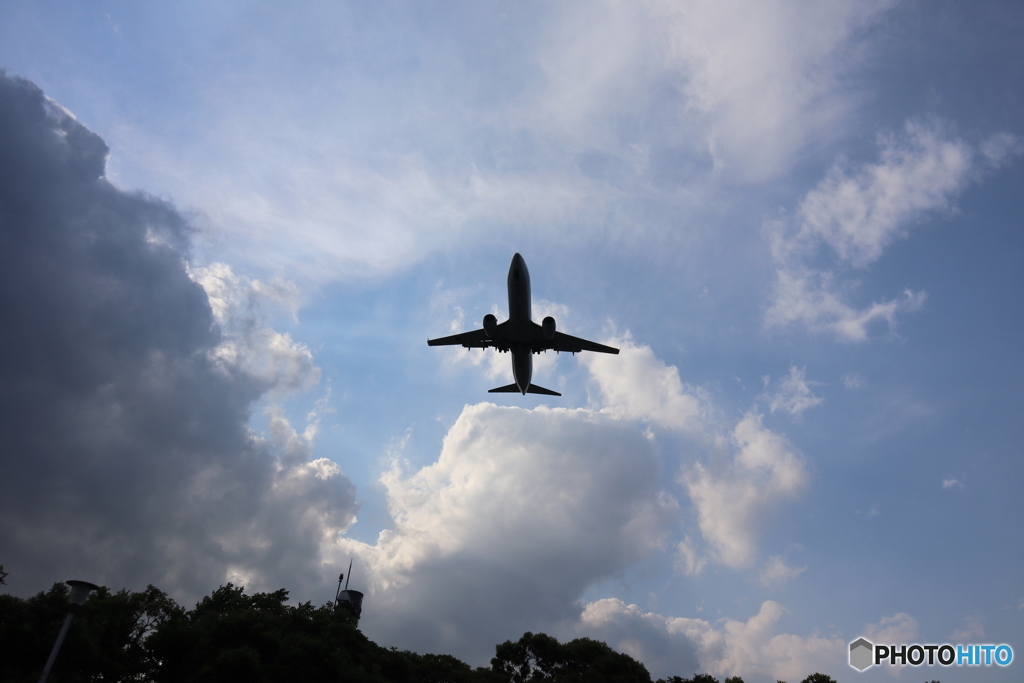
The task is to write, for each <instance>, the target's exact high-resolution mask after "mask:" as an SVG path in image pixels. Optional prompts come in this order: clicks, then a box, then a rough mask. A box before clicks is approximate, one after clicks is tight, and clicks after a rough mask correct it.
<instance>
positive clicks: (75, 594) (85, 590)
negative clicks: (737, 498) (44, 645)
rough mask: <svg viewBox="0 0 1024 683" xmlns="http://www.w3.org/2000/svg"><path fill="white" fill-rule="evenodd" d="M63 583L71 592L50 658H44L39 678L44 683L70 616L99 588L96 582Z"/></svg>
mask: <svg viewBox="0 0 1024 683" xmlns="http://www.w3.org/2000/svg"><path fill="white" fill-rule="evenodd" d="M64 583H66V584H67V585H69V586H71V594H70V595H69V596H68V615H67V616H66V617H64V625H63V626H61V627H60V634H58V636H57V642H56V643H54V644H53V650H51V651H50V658H49V659H47V660H46V666H45V667H43V676H42V678H40V679H39V683H46V678H47V677H48V676H49V675H50V669H52V668H53V662H54V660H56V659H57V653H58V652H59V651H60V645H61V643H63V642H64V636H66V635H67V634H68V627H69V626H71V617H73V616H75V612H77V611H78V608H79V607H81V606H82V603H83V602H85V599H86V598H88V597H89V593H92V592H93V591H94V590H96V589H97V588H99V586H97V585H96V584H94V583H89V582H88V581H65V582H64Z"/></svg>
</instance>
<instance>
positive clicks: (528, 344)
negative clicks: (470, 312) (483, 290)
mask: <svg viewBox="0 0 1024 683" xmlns="http://www.w3.org/2000/svg"><path fill="white" fill-rule="evenodd" d="M455 344H461V345H462V346H465V347H466V348H467V349H486V348H488V347H491V346H493V347H494V348H496V349H497V350H498V351H499V352H509V351H511V353H512V375H513V377H515V380H516V381H515V383H513V384H509V385H508V386H504V387H497V388H495V389H491V390H490V391H489V392H488V393H492V394H493V393H513V392H516V391H518V392H519V393H521V394H523V395H524V396H525V395H526V394H547V395H548V396H561V394H560V393H558V392H557V391H551V390H550V389H545V388H544V387H539V386H537V385H536V384H530V380H531V379H532V378H533V354H535V353H540V352H541V351H547V350H548V349H551V350H553V351H556V352H561V351H568V352H570V353H576V352H577V351H596V352H598V353H618V352H619V350H618V349H613V348H612V347H610V346H605V345H604V344H598V343H596V342H592V341H587V340H586V339H580V338H579V337H573V336H571V335H568V334H565V333H563V332H558V331H557V330H555V319H554V318H552V317H551V316H548V317H546V318H544V320H543V321H542V322H541V324H540V325H538V324H537V323H535V322H533V304H532V303H531V300H530V271H529V270H527V268H526V261H525V260H523V257H522V256H520V255H519V254H516V255H515V256H513V257H512V265H511V266H509V269H508V320H506V321H505V322H503V323H498V319H497V318H496V317H494V315H493V314H491V313H488V314H487V315H485V316H484V327H483V329H482V330H473V331H472V332H462V333H461V334H453V335H452V336H450V337H441V338H440V339H428V340H427V345H428V346H452V345H455Z"/></svg>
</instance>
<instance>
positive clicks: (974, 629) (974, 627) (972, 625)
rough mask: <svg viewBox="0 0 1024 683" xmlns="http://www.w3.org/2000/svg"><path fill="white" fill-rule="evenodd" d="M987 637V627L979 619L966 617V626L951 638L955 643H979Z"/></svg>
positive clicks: (954, 632)
mask: <svg viewBox="0 0 1024 683" xmlns="http://www.w3.org/2000/svg"><path fill="white" fill-rule="evenodd" d="M984 637H985V627H984V626H982V624H981V620H980V619H978V618H977V617H964V625H963V627H962V628H958V629H957V630H955V631H953V634H952V635H950V636H949V639H950V641H952V642H954V643H971V642H975V643H976V642H978V641H979V640H981V639H982V638H984Z"/></svg>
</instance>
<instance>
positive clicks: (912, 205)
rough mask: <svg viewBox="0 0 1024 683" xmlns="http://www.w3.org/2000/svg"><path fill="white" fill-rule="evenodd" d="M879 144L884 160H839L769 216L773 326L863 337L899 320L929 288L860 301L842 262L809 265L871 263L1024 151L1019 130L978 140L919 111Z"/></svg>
mask: <svg viewBox="0 0 1024 683" xmlns="http://www.w3.org/2000/svg"><path fill="white" fill-rule="evenodd" d="M878 149H879V160H878V161H877V162H876V163H870V164H864V165H862V166H860V167H858V168H848V167H847V166H845V165H844V164H836V165H835V166H833V167H832V169H831V170H830V171H829V172H828V174H827V175H826V177H825V178H824V179H823V180H822V181H821V182H820V183H819V184H818V186H817V187H815V188H814V189H812V190H811V191H810V192H808V193H807V194H806V195H805V196H804V198H803V200H802V201H801V202H800V206H799V207H798V209H797V211H796V215H795V216H794V218H793V219H792V220H777V221H773V222H771V223H769V224H768V226H767V231H768V234H769V239H770V241H771V251H772V257H773V259H774V261H775V265H776V280H775V287H774V291H773V295H772V303H771V306H770V307H769V309H768V311H767V313H766V314H765V323H766V324H767V325H768V326H769V327H775V326H784V325H788V324H791V323H801V324H803V325H804V326H806V327H807V328H808V329H810V330H811V331H823V330H830V331H832V332H833V333H835V334H836V335H837V336H839V337H840V338H842V339H846V340H850V341H862V340H864V339H866V338H867V336H868V327H869V325H871V324H872V323H874V322H876V321H884V322H886V323H888V325H889V327H890V328H891V327H892V326H893V325H894V324H895V321H896V316H897V314H898V313H902V312H906V311H913V310H916V309H918V308H920V307H921V306H922V305H923V304H924V300H925V295H924V293H923V292H912V291H911V290H909V289H907V290H905V291H904V292H903V294H902V295H901V296H899V297H897V298H894V299H890V300H888V301H882V302H876V303H873V304H871V305H869V306H867V307H866V308H861V309H858V308H856V307H854V306H852V305H850V304H849V303H847V299H848V298H849V296H850V293H851V292H850V289H851V287H850V286H846V285H844V284H843V283H842V281H841V280H840V279H839V278H838V277H837V275H836V272H835V271H833V270H822V269H819V268H815V267H812V266H811V265H809V264H810V263H812V262H814V261H815V260H816V259H820V258H831V259H832V260H833V261H834V263H835V264H836V266H837V268H838V269H839V272H840V273H842V272H843V271H848V270H850V269H863V268H865V267H867V266H868V265H870V264H871V263H873V262H875V261H877V260H878V259H879V258H880V257H881V256H882V254H883V252H884V251H885V249H886V248H887V247H888V246H890V245H891V244H892V243H893V242H894V241H896V240H898V239H903V238H905V237H906V236H907V234H908V233H909V232H910V229H911V228H912V227H914V226H915V225H916V224H919V223H921V222H923V221H924V220H925V219H926V218H928V217H929V216H931V215H934V214H935V213H939V212H946V211H949V210H951V209H952V206H953V200H954V199H955V198H956V197H957V196H958V195H959V194H960V193H961V192H963V190H964V189H965V188H966V187H967V186H968V185H969V184H970V182H971V181H974V180H977V179H978V178H979V177H980V174H981V172H982V171H983V170H985V169H986V168H994V167H995V166H996V165H998V164H1001V163H1004V162H1005V160H1006V159H1007V158H1009V157H1010V156H1012V155H1013V154H1016V153H1019V150H1020V144H1019V143H1018V141H1017V139H1016V138H1015V137H1013V136H1009V135H1007V134H996V135H994V136H992V137H990V138H988V139H987V140H985V141H984V142H982V143H981V144H980V145H979V147H978V148H977V149H976V148H974V147H972V146H971V145H969V144H968V143H966V142H964V141H963V140H959V139H957V138H955V137H953V135H952V134H951V132H950V131H949V126H948V125H946V124H944V123H942V122H940V121H938V120H936V119H932V120H927V121H914V120H910V121H907V122H906V124H905V125H904V129H903V131H902V132H901V133H900V134H896V133H885V134H882V135H879V138H878ZM994 160H997V161H994ZM822 252H824V256H823V255H822Z"/></svg>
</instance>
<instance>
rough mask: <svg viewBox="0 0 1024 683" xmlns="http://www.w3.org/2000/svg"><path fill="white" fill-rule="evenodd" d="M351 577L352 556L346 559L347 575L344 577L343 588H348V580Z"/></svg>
mask: <svg viewBox="0 0 1024 683" xmlns="http://www.w3.org/2000/svg"><path fill="white" fill-rule="evenodd" d="M351 578H352V558H349V560H348V577H347V578H346V579H345V590H348V580H349V579H351Z"/></svg>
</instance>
